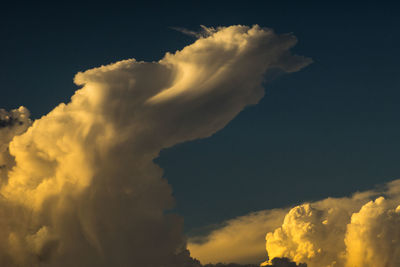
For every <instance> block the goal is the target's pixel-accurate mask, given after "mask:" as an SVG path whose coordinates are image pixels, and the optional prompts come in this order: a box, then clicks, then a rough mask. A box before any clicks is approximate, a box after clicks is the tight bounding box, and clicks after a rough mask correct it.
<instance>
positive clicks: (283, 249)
mask: <svg viewBox="0 0 400 267" xmlns="http://www.w3.org/2000/svg"><path fill="white" fill-rule="evenodd" d="M399 189H400V180H394V181H392V182H390V183H388V184H386V185H385V186H384V187H381V188H380V189H374V190H370V191H366V192H358V193H355V194H354V195H352V196H351V197H344V198H327V199H324V200H321V201H317V202H312V203H304V204H301V205H298V206H295V207H293V208H291V209H281V210H279V209H276V210H272V211H268V210H266V211H260V212H258V213H255V214H254V213H253V214H249V215H247V216H242V217H239V218H236V219H232V220H230V221H228V222H227V223H226V225H225V226H223V227H222V228H220V229H217V230H215V231H213V232H211V233H210V234H209V235H208V236H206V237H202V240H205V241H204V242H203V243H197V244H196V243H194V241H195V240H196V238H192V239H189V244H188V247H189V248H191V250H192V255H193V256H195V257H196V256H197V258H198V259H200V260H201V261H204V260H207V261H211V262H218V261H225V262H230V261H232V260H234V259H236V258H237V257H238V256H237V253H239V254H240V250H241V249H242V248H256V247H260V246H261V245H262V244H261V241H260V238H259V236H261V235H265V233H267V234H266V237H265V239H266V251H262V252H261V251H260V250H257V252H256V253H255V254H254V255H253V259H259V258H260V257H262V256H265V254H266V253H267V254H268V257H269V259H275V258H289V259H292V260H293V261H295V262H297V263H298V264H299V263H301V262H303V263H306V264H307V265H308V266H309V267H354V266H374V267H395V266H399V264H400V226H399V225H400V206H399V204H400V190H399ZM256 214H260V215H262V214H269V215H271V216H260V215H259V216H257V215H256ZM274 216H275V218H274ZM277 224H278V225H277ZM274 225H277V226H276V227H275V226H274ZM248 233H250V237H249V236H248ZM252 235H254V236H257V235H258V238H253V237H252ZM198 238H199V237H197V239H198ZM229 240H232V242H229ZM235 240H240V241H241V242H235ZM214 248H217V249H218V250H219V251H231V252H232V253H231V254H229V253H222V254H221V255H220V256H219V255H218V254H215V255H214V256H215V257H214V258H212V259H211V258H210V257H209V255H207V253H203V251H208V250H209V251H212V250H213V249H214ZM254 251H256V250H254ZM270 263H272V261H266V262H265V263H264V264H270Z"/></svg>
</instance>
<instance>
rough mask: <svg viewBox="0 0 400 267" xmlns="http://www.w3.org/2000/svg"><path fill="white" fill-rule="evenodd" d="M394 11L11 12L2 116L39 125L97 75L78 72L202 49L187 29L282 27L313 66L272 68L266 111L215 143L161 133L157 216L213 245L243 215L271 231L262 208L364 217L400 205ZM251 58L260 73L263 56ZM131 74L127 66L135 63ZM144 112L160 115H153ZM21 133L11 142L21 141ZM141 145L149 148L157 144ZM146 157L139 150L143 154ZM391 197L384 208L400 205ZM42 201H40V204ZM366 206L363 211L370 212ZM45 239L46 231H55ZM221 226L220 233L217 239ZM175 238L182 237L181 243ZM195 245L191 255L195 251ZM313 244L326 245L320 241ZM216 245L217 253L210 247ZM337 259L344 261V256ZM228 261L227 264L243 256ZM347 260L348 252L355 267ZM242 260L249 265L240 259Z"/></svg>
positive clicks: (331, 7)
mask: <svg viewBox="0 0 400 267" xmlns="http://www.w3.org/2000/svg"><path fill="white" fill-rule="evenodd" d="M397 10H398V7H397V5H396V4H394V3H391V2H389V1H388V2H386V3H384V2H382V1H380V2H378V1H365V2H363V3H362V4H359V3H358V2H356V1H354V2H352V3H348V2H347V3H346V2H344V1H343V2H338V1H330V2H323V3H322V2H320V1H319V2H318V1H307V2H300V1H263V2H262V3H261V1H246V2H245V3H243V2H239V1H237V2H236V1H218V2H215V1H214V2H212V1H201V2H198V1H194V2H191V3H188V2H178V1H175V2H173V3H170V2H166V1H159V2H154V1H153V2H151V1H147V2H131V3H118V2H113V3H99V2H96V3H94V2H93V3H89V2H88V3H73V2H64V3H60V4H59V3H57V4H48V3H24V4H15V5H12V4H9V5H5V6H4V7H2V9H1V11H0V12H1V16H0V22H1V24H0V30H1V33H2V42H1V43H0V48H1V49H0V58H1V61H0V69H1V72H0V84H1V87H0V88H1V89H0V90H1V95H2V97H1V98H0V107H1V108H4V109H6V110H11V109H16V108H19V107H20V106H21V105H23V106H24V107H26V108H27V109H28V110H29V111H30V114H31V116H30V117H31V118H32V120H35V119H39V118H41V117H42V116H43V115H46V114H48V113H49V112H50V111H51V110H53V109H54V108H55V107H56V106H58V105H59V103H62V102H63V103H68V102H70V98H71V96H72V95H73V94H74V92H75V91H76V90H77V89H78V88H82V86H85V84H87V83H90V81H92V80H91V78H90V77H91V76H90V75H89V74H88V76H90V77H89V78H85V75H82V78H81V80H79V79H78V78H77V77H78V76H75V74H76V73H78V72H83V73H86V72H85V71H86V70H90V69H93V68H96V67H100V66H102V65H108V64H111V63H114V62H118V61H121V60H125V59H130V58H135V59H136V60H138V61H146V62H152V61H155V62H157V61H158V60H160V59H162V58H163V57H164V54H165V53H166V52H171V53H174V52H175V51H177V50H182V49H183V48H184V47H188V46H189V45H191V44H192V43H193V42H194V41H196V37H194V36H190V35H187V34H185V33H183V32H182V31H180V30H177V29H178V28H179V29H187V30H190V31H197V32H198V31H201V27H200V25H205V26H206V27H218V26H230V25H238V24H240V25H248V26H250V27H251V26H252V25H254V24H258V25H260V26H261V27H267V28H270V29H273V30H274V32H275V33H276V34H277V35H279V34H286V33H290V34H292V35H293V36H295V37H296V38H297V40H298V41H297V43H296V44H295V45H294V44H293V45H292V48H291V51H292V52H293V53H294V54H296V55H300V56H304V57H307V58H310V59H312V63H311V64H305V65H304V66H302V67H301V68H300V67H299V68H298V69H296V71H292V70H291V69H290V66H286V67H287V68H286V69H285V68H283V69H284V71H283V72H290V73H289V74H287V73H279V74H277V73H274V72H273V73H272V74H270V76H267V77H265V80H264V81H263V82H262V84H263V88H264V90H265V96H264V97H263V98H262V99H261V98H260V100H259V102H258V104H257V105H255V104H256V102H257V101H250V100H249V101H247V102H246V101H245V102H244V104H243V105H240V108H239V106H236V105H235V106H234V107H235V112H236V110H237V114H236V113H235V114H236V115H235V116H233V115H232V116H231V115H230V116H227V115H226V114H225V113H223V115H221V116H222V117H223V118H224V119H225V121H224V123H222V124H221V125H219V124H218V125H219V126H218V127H216V128H213V129H207V131H208V132H207V133H206V134H204V133H203V132H199V133H197V132H196V131H194V132H196V134H194V133H193V136H187V135H186V133H185V134H183V133H182V137H180V138H172V139H171V140H169V139H168V137H165V141H163V142H161V141H160V142H161V143H162V144H161V143H160V145H159V147H157V148H154V151H158V152H153V150H151V151H152V153H153V154H154V155H155V156H154V158H153V159H152V160H154V162H155V163H156V164H157V165H159V166H160V168H161V169H162V170H158V171H156V170H154V172H161V173H162V174H160V175H161V176H162V177H164V178H166V179H167V181H168V183H169V184H170V188H171V194H172V196H173V199H174V200H173V199H170V197H168V196H165V199H164V197H160V199H161V200H162V201H165V202H168V203H169V202H171V203H169V204H166V205H165V206H162V207H159V206H157V207H158V208H160V210H163V209H167V210H168V214H169V213H171V214H175V213H177V214H179V215H181V216H182V218H183V220H184V224H183V225H182V227H183V230H182V231H183V233H185V234H186V235H187V236H189V237H192V238H194V239H190V240H195V238H196V237H197V238H198V237H199V236H202V235H207V234H209V233H210V231H211V234H210V235H211V236H213V233H214V235H215V236H218V234H219V233H220V232H218V229H220V230H221V231H222V233H223V231H224V229H225V228H224V227H225V226H226V225H228V226H229V225H235V223H236V222H237V221H235V219H234V218H247V219H248V217H247V216H248V214H249V213H252V212H259V213H256V215H254V216H255V218H256V219H255V220H254V221H253V222H255V221H256V222H258V220H265V221H268V222H269V221H270V220H269V219H265V218H269V217H268V216H270V213H269V211H268V212H267V211H266V210H270V211H271V210H272V211H271V212H276V213H277V214H279V216H278V215H276V216H277V217H279V218H282V220H283V216H285V214H286V212H288V209H289V208H291V207H294V206H296V205H300V206H297V207H298V208H297V211H298V210H299V209H300V210H301V212H303V213H304V214H308V213H307V212H308V211H309V210H310V208H307V206H301V204H302V203H304V202H309V203H314V205H315V208H316V209H320V210H325V209H326V207H327V205H328V204H327V203H328V201H325V202H324V200H323V199H325V200H326V199H327V198H328V197H335V198H337V201H338V202H340V203H345V202H346V203H347V202H349V203H352V204H351V205H350V204H348V205H347V204H346V205H343V210H345V211H346V212H351V213H356V212H359V213H360V214H362V212H361V211H360V209H361V207H363V208H364V206H363V205H364V204H365V203H364V202H362V201H361V202H360V203H359V202H358V201H359V199H363V200H365V201H367V200H366V199H368V200H369V198H370V197H371V196H377V195H379V194H380V193H382V192H383V193H382V194H384V195H389V198H390V197H392V198H393V199H397V195H396V197H393V196H392V195H393V194H394V193H390V192H392V191H393V190H392V191H390V189H388V190H386V189H385V190H382V189H381V188H382V187H385V184H386V187H389V188H392V184H390V182H391V181H393V180H395V179H398V178H399V173H400V167H399V165H398V164H397V159H398V151H400V150H399V142H398V136H399V133H400V127H399V124H398V117H399V113H400V110H399V108H398V104H397V99H398V97H399V96H400V93H399V91H398V88H399V85H400V76H399V75H398V73H397V72H398V71H397V69H398V67H397V64H398V62H399V61H400V53H399V50H398V47H399V45H400V35H399V34H398V28H399V26H400V21H399V18H398V12H397ZM210 53H211V52H210ZM171 60H172V61H173V59H171ZM253 60H254V65H255V66H258V65H257V64H258V63H257V60H256V59H253ZM268 60H269V58H268ZM268 60H267V61H268ZM173 62H175V61H173ZM178 62H180V61H179V60H178ZM126 64H127V65H128V67H127V68H131V67H129V64H131V63H129V64H128V63H126ZM132 64H133V63H132ZM174 64H175V63H174ZM260 64H261V63H260ZM133 65H134V64H133ZM306 65H307V66H306ZM260 66H261V65H260ZM121 68H122V67H121ZM132 68H133V67H132ZM260 68H261V67H260ZM157 73H158V72H157ZM93 75H94V74H93ZM74 76H75V77H76V78H75V83H74ZM154 77H157V76H154ZM246 77H247V76H246ZM249 77H250V76H249ZM154 79H155V80H157V79H156V78H154ZM246 79H248V78H246ZM88 81H89V82H88ZM161 81H162V78H160V82H161ZM192 86H194V87H196V86H197V85H192ZM223 88H225V87H223ZM108 97H109V99H113V97H116V95H113V94H112V93H110V95H109V96H108ZM132 101H133V100H132ZM133 102H134V101H133ZM134 103H136V102H134ZM127 105H128V104H127ZM132 105H133V104H132ZM128 106H129V105H128ZM222 106H223V105H222ZM107 107H108V106H107ZM185 107H186V106H185ZM242 109H244V110H243V111H242V112H240V113H238V112H239V111H241V110H242ZM110 110H111V107H110ZM127 110H129V109H128V107H127ZM176 110H178V109H176ZM176 110H175V109H174V108H172V110H171V111H169V112H171V114H173V112H174V111H176ZM232 110H233V109H232ZM176 112H177V111H176ZM215 112H217V111H215ZM221 112H222V111H221ZM232 112H233V111H232ZM17 113H18V115H15V116H16V117H19V116H21V115H20V114H26V111H25V110H19V111H18V112H17ZM17 113H16V114H17ZM216 114H217V113H216ZM24 116H25V115H24ZM147 116H149V118H153V117H152V116H150V115H148V114H147V113H146V116H145V117H146V118H147ZM193 116H194V115H193ZM50 117H51V116H50ZM205 117H207V116H205ZM121 120H122V119H121ZM127 120H128V119H127ZM23 121H24V125H25V124H26V125H27V127H28V125H30V122H29V121H28V120H26V116H25V117H24V120H23ZM195 122H196V123H198V124H199V125H202V124H201V119H200V118H198V116H197V115H196V116H195V117H194V118H193V121H190V122H187V121H185V123H186V124H178V125H177V126H176V127H178V128H179V129H180V127H182V128H185V127H188V129H189V128H190V126H191V125H192V124H191V123H195ZM228 122H229V123H228ZM135 123H136V122H135ZM42 124H43V125H46V122H43V123H42ZM38 125H39V124H38ZM121 125H122V124H121ZM186 125H188V126H186ZM21 127H22V126H21ZM37 127H38V128H39V126H37ZM42 127H44V126H42ZM193 127H194V126H193ZM196 129H197V128H196ZM24 130H25V129H23V130H22V128H21V129H20V128H18V129H16V130H15V131H14V130H13V131H12V132H13V134H14V132H16V133H18V134H20V133H21V132H22V131H24ZM167 130H168V131H172V130H170V127H164V128H162V131H161V132H160V134H161V135H162V134H163V133H164V132H163V131H166V132H168V131H167ZM54 131H55V130H54ZM209 135H211V136H209ZM4 136H6V135H4ZM7 136H8V133H7ZM166 136H168V134H166ZM205 137H207V138H205ZM4 138H5V137H4ZM31 138H33V139H34V137H31ZM140 138H142V137H140ZM140 138H139V140H141V139H140ZM154 138H155V137H154ZM199 138H200V139H199ZM57 140H58V139H57ZM107 140H108V139H107ZM129 140H130V139H129ZM146 140H147V139H145V141H143V142H150V141H146ZM154 140H163V138H161V139H158V138H155V139H154ZM7 142H9V141H7ZM21 142H22V141H21ZM26 142H28V141H26ZM35 142H36V141H35ZM107 142H108V141H107ZM107 142H106V143H107ZM130 142H133V141H129V143H130ZM152 142H154V144H156V143H157V142H158V141H157V142H156V141H152ZM107 144H108V143H107ZM157 144H158V143H157ZM134 149H139V148H136V147H135V148H134ZM140 149H145V148H140ZM140 149H139V150H135V151H139V152H141V151H142V150H140ZM146 149H147V147H146ZM149 149H150V148H149ZM151 149H153V148H151ZM107 151H108V150H107ZM146 151H147V150H146ZM107 153H108V152H107ZM110 153H111V154H112V153H115V152H114V151H113V152H110ZM153 154H152V155H153ZM21 157H22V156H21ZM128 158H129V157H128ZM96 160H97V159H96ZM133 160H134V161H135V160H136V159H133ZM100 162H101V161H100ZM149 168H150V167H149ZM151 168H153V167H151ZM107 171H109V170H107ZM143 172H144V170H143ZM387 183H389V184H387ZM387 185H389V186H387ZM10 190H11V189H10ZM163 190H164V189H163ZM165 190H167V189H165ZM152 192H153V193H154V191H152ZM163 192H164V191H163ZM355 192H361V193H360V194H361V195H362V197H358V195H356V196H354V195H352V194H353V193H355ZM371 192H372V193H371ZM377 192H378V193H377ZM155 195H157V194H156V193H154V195H150V196H155ZM365 195H367V196H365ZM377 197H378V196H377ZM149 198H151V197H149ZM354 199H356V200H354ZM161 200H160V201H161ZM38 201H39V200H38ZM373 201H374V202H373V204H371V205H370V206H373V205H376V206H378V207H381V206H385V205H386V204H383V203H384V202H382V201H378V200H377V199H373ZM391 201H392V200H388V202H390V203H392V202H396V201H392V202H391ZM356 202H357V204H354V203H356ZM96 203H97V202H96ZM173 203H174V204H173ZM321 203H322V204H321ZM335 203H336V202H335ZM35 205H41V201H39V202H38V204H35ZM149 205H150V204H149ZM154 205H155V204H154ZM335 205H336V206H339V207H342V206H341V204H335ZM387 205H388V206H387V209H388V210H393V209H394V208H393V207H392V206H390V205H392V204H387ZM393 205H395V204H393ZM150 206H151V205H150ZM344 206H346V207H344ZM348 206H351V208H349V207H348ZM370 206H367V207H366V208H365V209H364V210H363V211H364V212H367V211H368V208H370ZM299 207H300V208H299ZM385 207H386V206H385ZM273 209H278V210H273ZM138 210H140V211H141V210H142V209H139V208H138ZM295 211H296V210H295ZM292 213H293V212H292ZM359 213H357V214H359ZM288 214H289V215H290V214H291V213H288ZM240 216H244V217H240ZM257 216H258V217H257ZM356 217H357V216H356ZM259 218H261V219H259ZM288 218H289V219H290V216H289V217H288ZM346 218H347V217H346ZM247 219H243V220H242V221H246V220H247ZM289 219H288V220H289ZM347 219H348V220H350V219H349V218H347ZM343 220H344V219H343ZM382 220H383V219H382ZM384 222H386V221H384ZM280 224H281V222H280V221H279V222H276V223H275V222H274V223H271V225H273V226H268V227H269V228H268V227H267V226H263V227H265V229H268V230H265V233H261V235H264V236H265V234H266V233H267V232H270V233H271V235H270V237H271V238H270V240H275V239H274V238H272V235H273V233H275V231H274V230H275V229H277V227H278V226H279V225H280ZM382 224H383V223H382ZM221 225H222V226H221ZM268 225H269V224H268ZM155 227H156V226H155ZM282 227H283V226H282ZM371 227H372V226H371ZM156 228H157V227H156ZM270 228H271V229H270ZM40 229H42V228H40ZM43 229H47V228H43ZM43 229H42V232H40V233H43V232H45V231H47V230H43ZM214 229H217V230H215V231H214V232H212V230H214ZM282 229H285V227H283V228H282ZM373 229H375V228H373ZM225 230H226V229H225ZM228 230H229V228H228ZM39 231H40V230H39ZM282 231H283V230H282ZM343 231H344V230H343ZM346 231H347V232H346V233H344V234H343V236H345V237H343V240H346V238H347V237H348V238H350V236H352V235H356V233H355V232H356V230H354V229H353V228H351V227H350V228H348V229H347V230H346ZM371 231H372V230H371ZM372 232H373V231H372ZM288 236H289V235H288ZM180 238H181V237H180V236H179V235H178V234H177V236H176V238H175V239H174V240H180ZM89 239H90V238H89ZM106 239H107V238H106ZM278 239H279V238H277V237H276V240H278ZM316 239H318V238H316ZM107 240H108V239H107ZM347 240H348V239H347ZM93 242H94V243H96V242H97V241H96V242H95V241H93ZM98 242H100V243H101V241H98ZM176 242H178V241H176ZM190 242H192V244H194V245H192V248H193V251H194V249H196V248H195V247H194V246H195V245H196V244H197V243H196V242H197V241H196V242H195V241H190ZM190 242H189V243H190ZM262 242H264V243H265V240H262ZM276 242H278V241H276ZM280 242H281V243H279V244H283V243H282V242H283V241H280ZM310 242H311V241H310ZM311 243H313V244H319V243H318V242H317V241H315V240H313V241H312V242H311ZM276 244H277V243H274V242H272V241H270V244H269V246H270V250H269V254H274V253H275V252H273V251H279V249H278V248H276V247H279V246H278V245H276ZM206 245H207V243H206ZM262 245H263V246H264V244H262ZM212 246H213V244H211V243H210V247H211V249H214V250H215V248H213V247H212ZM346 246H347V247H346V251H350V252H351V253H353V252H352V251H353V250H352V249H351V248H352V247H351V246H350V245H346ZM267 247H268V243H267ZM288 247H290V246H288ZM207 249H208V247H207V246H205V247H204V249H203V250H200V249H198V248H197V251H200V252H198V254H197V255H201V257H203V258H205V256H204V255H203V254H204V253H206V254H209V250H207ZM232 250H234V249H233V248H232ZM261 250H264V251H265V248H264V247H262V248H261ZM191 251H192V249H191ZM202 251H205V252H202ZM288 251H289V250H288ZM296 251H298V250H296ZM350 252H349V253H350ZM202 253H203V254H202ZM250 254H251V253H250ZM250 254H249V255H250ZM300 254H301V253H300ZM300 254H293V253H291V252H290V251H289V252H287V254H279V253H275V254H274V255H276V256H277V257H282V256H284V257H289V258H291V259H294V258H296V257H297V258H296V262H298V263H299V262H306V261H307V260H308V259H309V258H312V256H309V257H308V258H307V257H306V256H303V254H301V255H300ZM299 255H300V256H299ZM329 255H336V251H335V253H333V252H332V253H331V254H329ZM351 255H354V253H353V254H351ZM396 255H397V254H396ZM195 256H196V255H195ZM228 256H229V255H228ZM198 257H200V256H198ZM229 257H230V256H229ZM229 257H228V258H227V259H226V260H227V261H229V260H231V259H233V260H236V259H234V258H229ZM255 257H256V256H255ZM332 257H333V258H334V257H336V256H329V257H328V256H326V257H325V256H324V257H323V259H322V258H321V259H319V258H318V260H316V261H315V262H316V263H315V262H312V261H310V262H307V263H308V264H309V266H311V267H312V266H313V265H312V264H320V263H321V262H323V263H324V264H325V265H326V266H328V265H329V264H331V262H332V260H331V258H332ZM351 259H353V258H351ZM351 259H350V256H349V258H348V259H347V260H346V262H347V263H346V264H350V263H351V262H352V260H351ZM200 260H201V258H200ZM207 260H208V259H207ZM218 260H219V259H218ZM257 260H258V259H257ZM210 261H217V260H215V259H210ZM238 261H239V262H240V263H246V261H249V260H248V258H246V257H245V260H243V259H238ZM202 262H203V261H202ZM349 262H350V263H349ZM248 263H254V262H248ZM356 265H357V263H356ZM329 266H331V265H329ZM332 266H334V265H332ZM339 266H341V265H339ZM360 266H361V265H360ZM393 266H396V265H393Z"/></svg>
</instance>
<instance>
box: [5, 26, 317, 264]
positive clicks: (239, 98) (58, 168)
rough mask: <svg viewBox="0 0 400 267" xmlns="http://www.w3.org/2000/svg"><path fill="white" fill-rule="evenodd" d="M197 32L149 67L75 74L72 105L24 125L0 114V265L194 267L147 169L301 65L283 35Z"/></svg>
mask: <svg viewBox="0 0 400 267" xmlns="http://www.w3.org/2000/svg"><path fill="white" fill-rule="evenodd" d="M203 29H204V30H205V29H208V30H207V31H209V33H208V34H207V36H203V37H202V38H200V39H198V40H197V41H196V42H194V43H193V44H192V45H189V46H187V47H185V48H184V49H183V50H181V51H178V52H176V53H174V54H171V53H167V54H166V55H165V56H164V58H162V59H161V60H160V61H158V62H138V61H136V60H134V59H129V60H124V61H120V62H117V63H114V64H110V65H107V66H102V67H99V68H95V69H90V70H87V71H85V72H81V73H78V74H77V75H76V76H75V83H76V84H78V85H81V86H82V88H81V89H79V90H78V91H76V92H75V94H74V95H73V96H72V98H71V102H70V103H68V104H60V105H58V106H57V107H56V108H55V109H54V110H52V111H51V112H50V113H49V114H47V115H46V116H44V117H42V118H41V119H38V120H36V121H34V122H33V124H32V125H30V120H29V118H28V115H29V113H28V111H27V110H26V109H25V108H23V107H21V108H20V109H18V110H17V111H15V110H14V111H11V112H10V113H6V112H5V111H1V112H0V116H2V117H0V121H1V123H2V124H1V125H2V127H0V137H1V138H2V139H1V141H0V142H1V143H0V145H1V151H0V153H1V158H0V160H1V162H2V163H1V164H2V166H3V165H4V166H5V167H2V168H0V174H1V176H0V177H1V179H2V180H1V184H2V186H1V188H0V194H1V197H0V218H1V220H0V229H1V231H0V266H10V267H11V266H57V267H63V266H76V267H79V266H84V267H88V266H96V267H99V266H100V267H101V266H140V267H160V266H164V267H172V266H174V267H176V266H179V265H182V266H186V265H187V264H192V263H193V262H191V260H190V257H189V256H188V255H186V254H185V253H184V252H185V251H186V250H185V249H186V240H185V236H184V235H183V233H182V219H181V218H180V217H178V216H177V215H175V214H170V213H165V211H166V210H169V209H171V208H172V207H173V205H174V199H173V198H172V195H171V188H170V186H169V184H168V182H167V181H166V180H165V179H163V178H162V170H161V168H160V167H159V166H157V165H156V164H155V163H154V162H153V160H154V159H155V158H156V157H157V156H158V154H159V152H160V150H161V149H163V148H167V147H171V146H173V145H175V144H177V143H181V142H185V141H189V140H193V139H197V138H204V137H208V136H210V135H212V134H213V133H215V132H216V131H218V130H220V129H221V128H223V127H224V126H225V125H226V124H227V123H228V122H229V121H230V120H232V119H233V118H234V117H235V116H236V115H237V114H238V113H239V112H240V111H241V110H242V109H243V108H244V107H246V106H248V105H252V104H256V103H257V102H258V101H259V100H260V99H261V98H262V96H263V95H264V88H263V87H262V82H263V77H264V75H265V74H268V73H269V72H270V71H272V70H276V69H280V70H281V71H283V72H294V71H298V70H300V69H301V68H303V67H305V66H306V65H308V64H309V63H310V62H311V60H310V59H307V58H304V57H300V56H294V55H291V53H290V52H289V50H290V48H291V47H293V46H294V45H295V44H296V39H295V37H293V36H292V35H276V34H275V33H274V32H273V31H272V30H270V29H263V28H260V27H259V26H253V27H246V26H232V27H219V28H216V29H211V28H203ZM55 86H56V85H55ZM7 116H11V117H7ZM10 118H12V119H10ZM16 121H18V122H22V124H20V123H15V122H16ZM185 261H186V263H187V264H186V263H185Z"/></svg>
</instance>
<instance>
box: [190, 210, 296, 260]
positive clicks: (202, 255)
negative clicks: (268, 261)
mask: <svg viewBox="0 0 400 267" xmlns="http://www.w3.org/2000/svg"><path fill="white" fill-rule="evenodd" d="M287 212H288V209H287V210H285V209H275V210H265V211H260V212H255V213H251V214H249V215H246V216H242V217H238V218H235V219H232V220H229V221H226V222H224V224H223V225H222V226H221V227H219V228H218V229H216V230H214V231H212V232H211V233H210V234H208V235H207V236H205V237H202V236H200V237H199V236H195V237H191V238H189V239H188V249H189V250H190V253H191V255H192V256H193V257H195V258H197V259H200V261H201V262H202V263H203V264H207V263H218V262H225V263H226V262H235V263H241V264H248V263H252V264H258V265H259V264H260V263H261V262H262V261H263V260H265V257H266V252H265V245H264V243H265V233H267V232H269V231H273V230H274V229H276V228H277V227H279V226H280V225H281V224H282V221H283V218H284V217H285V215H286V213H287Z"/></svg>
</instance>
